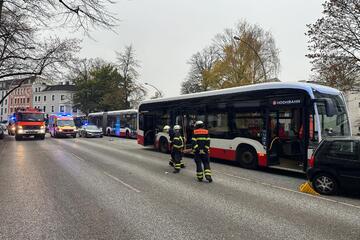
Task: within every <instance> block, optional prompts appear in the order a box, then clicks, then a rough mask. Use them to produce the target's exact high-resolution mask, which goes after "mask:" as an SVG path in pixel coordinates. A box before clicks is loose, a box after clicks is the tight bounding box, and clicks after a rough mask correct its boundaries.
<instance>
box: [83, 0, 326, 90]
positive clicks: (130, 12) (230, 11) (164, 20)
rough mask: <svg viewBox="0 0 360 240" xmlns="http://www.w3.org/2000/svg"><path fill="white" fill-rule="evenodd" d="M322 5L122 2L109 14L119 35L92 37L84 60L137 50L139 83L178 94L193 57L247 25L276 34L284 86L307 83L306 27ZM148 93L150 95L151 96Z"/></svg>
mask: <svg viewBox="0 0 360 240" xmlns="http://www.w3.org/2000/svg"><path fill="white" fill-rule="evenodd" d="M322 2H323V1H314V0H275V1H269V0H252V1H250V0H118V1H117V3H116V4H115V5H114V6H112V8H111V11H112V12H115V13H116V14H117V17H118V18H119V19H121V22H120V23H119V26H118V27H117V28H116V31H117V34H114V33H113V32H109V31H93V32H92V37H93V38H94V39H95V40H92V39H89V38H84V41H83V50H82V52H81V56H82V57H88V58H95V57H101V58H103V59H106V60H108V61H115V51H122V50H123V48H124V46H125V45H129V44H133V46H134V48H135V50H136V55H137V58H138V59H139V60H140V62H141V66H142V67H141V69H140V74H141V75H140V78H139V81H140V82H148V83H151V84H153V85H155V86H156V87H158V88H159V89H161V90H162V91H163V92H164V93H165V96H167V97H169V96H176V95H179V93H180V84H181V82H182V81H183V80H184V79H185V77H186V75H187V72H188V70H189V65H188V64H187V61H188V60H189V58H190V57H191V55H192V54H194V53H196V52H197V51H200V50H201V49H203V48H204V47H205V46H207V45H209V44H210V43H211V42H212V39H213V38H214V36H215V35H216V34H217V33H221V32H223V30H224V29H225V28H231V27H233V26H234V25H235V24H236V23H237V22H238V21H239V20H241V19H244V20H246V21H248V22H249V23H252V24H258V25H259V26H261V27H262V28H264V29H265V30H267V31H270V32H272V34H273V37H274V39H275V42H276V46H277V47H278V49H279V50H280V64H281V70H280V75H279V79H280V80H281V81H297V80H303V79H308V78H309V75H310V67H311V66H310V64H309V60H308V59H307V58H306V57H305V54H306V53H307V37H306V36H305V35H304V33H305V31H306V24H309V23H313V22H315V20H316V19H317V18H319V17H320V16H321V11H322V7H321V4H322ZM149 90H150V93H152V90H151V89H149Z"/></svg>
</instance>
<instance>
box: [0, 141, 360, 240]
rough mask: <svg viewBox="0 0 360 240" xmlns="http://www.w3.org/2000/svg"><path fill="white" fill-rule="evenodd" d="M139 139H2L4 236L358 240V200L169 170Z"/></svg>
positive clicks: (246, 173)
mask: <svg viewBox="0 0 360 240" xmlns="http://www.w3.org/2000/svg"><path fill="white" fill-rule="evenodd" d="M168 159H169V156H168V155H166V154H161V153H158V152H155V151H153V150H151V149H148V148H144V147H142V146H139V145H137V143H136V141H135V140H129V139H121V138H108V137H104V138H102V139H100V138H98V139H84V138H76V139H72V138H63V139H53V138H50V137H47V138H46V139H45V140H44V141H41V140H38V141H35V140H24V141H18V142H16V141H15V139H14V138H13V137H9V136H7V137H6V138H5V140H0V239H168V240H175V239H194V240H195V239H196V240H199V239H207V240H209V239H307V240H308V239H318V240H319V239H359V238H360V237H359V236H360V197H358V196H348V195H345V196H344V195H343V196H336V197H323V196H320V197H319V196H315V197H314V196H312V195H307V194H303V193H299V192H298V186H299V185H300V184H301V183H303V182H304V181H305V176H304V175H303V174H295V173H289V172H284V171H279V170H270V169H267V170H247V169H242V168H240V167H238V166H237V165H235V164H229V163H225V162H219V161H216V162H212V163H211V164H212V169H213V175H214V176H213V178H214V182H213V183H211V184H209V183H207V182H202V183H200V182H197V181H196V179H195V164H194V163H193V161H192V160H191V159H190V158H185V159H184V162H185V164H186V166H187V167H186V168H185V169H182V171H181V173H180V174H173V173H172V169H171V168H170V166H168Z"/></svg>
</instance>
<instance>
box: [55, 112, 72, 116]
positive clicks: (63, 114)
mask: <svg viewBox="0 0 360 240" xmlns="http://www.w3.org/2000/svg"><path fill="white" fill-rule="evenodd" d="M56 116H58V117H72V114H70V113H58V114H56Z"/></svg>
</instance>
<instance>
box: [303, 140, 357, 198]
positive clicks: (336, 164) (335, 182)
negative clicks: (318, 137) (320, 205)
mask: <svg viewBox="0 0 360 240" xmlns="http://www.w3.org/2000/svg"><path fill="white" fill-rule="evenodd" d="M359 144H360V138H359V137H341V138H340V137H337V138H327V139H324V140H322V142H321V143H320V145H319V146H318V148H317V149H316V150H315V152H314V154H313V155H312V157H311V158H310V160H309V168H308V169H307V172H306V174H307V177H308V179H309V181H310V182H311V183H312V186H313V188H314V189H315V191H317V192H318V193H320V194H325V195H333V194H336V193H337V192H338V191H339V190H340V189H347V190H353V191H357V192H358V191H360V147H359Z"/></svg>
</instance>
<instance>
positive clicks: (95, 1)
mask: <svg viewBox="0 0 360 240" xmlns="http://www.w3.org/2000/svg"><path fill="white" fill-rule="evenodd" d="M108 3H109V4H110V3H112V2H111V1H110V0H58V1H57V0H32V1H27V0H0V81H2V80H8V79H14V78H21V79H27V78H32V77H37V76H44V77H49V78H50V77H51V78H54V77H56V76H59V75H62V74H63V73H64V72H65V71H64V68H67V67H68V64H69V63H70V62H71V61H72V60H74V58H73V56H74V55H75V54H76V53H77V52H78V51H79V49H80V48H79V41H77V40H75V39H60V38H58V37H51V38H47V39H45V38H42V37H40V36H41V34H40V31H41V30H53V29H59V28H60V27H64V28H65V27H68V28H71V29H72V30H78V29H82V30H83V32H84V33H85V34H88V33H89V30H90V29H91V28H96V27H103V28H108V29H111V28H112V27H113V26H114V24H115V22H116V18H114V17H113V16H112V14H111V13H109V12H108V11H107V10H106V5H107V4H108ZM21 84H22V82H21V81H20V85H19V86H18V87H20V86H21ZM13 90H14V89H12V90H10V92H9V93H8V94H7V95H9V94H10V93H11V92H12V91H13ZM7 95H6V96H7ZM6 96H5V97H6ZM5 97H4V98H2V99H1V100H0V103H1V102H2V101H3V100H4V99H5Z"/></svg>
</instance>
